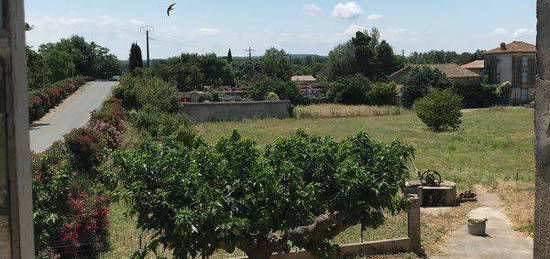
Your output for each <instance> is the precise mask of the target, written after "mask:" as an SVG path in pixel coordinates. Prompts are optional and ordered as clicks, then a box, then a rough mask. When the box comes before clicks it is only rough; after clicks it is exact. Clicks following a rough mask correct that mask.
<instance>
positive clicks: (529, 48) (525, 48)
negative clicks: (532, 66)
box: [483, 41, 537, 54]
mask: <svg viewBox="0 0 550 259" xmlns="http://www.w3.org/2000/svg"><path fill="white" fill-rule="evenodd" d="M530 52H537V47H536V46H535V45H533V44H529V43H526V42H523V41H514V42H511V43H508V44H506V45H504V48H502V47H498V48H496V49H492V50H489V51H487V52H485V53H483V54H501V53H530Z"/></svg>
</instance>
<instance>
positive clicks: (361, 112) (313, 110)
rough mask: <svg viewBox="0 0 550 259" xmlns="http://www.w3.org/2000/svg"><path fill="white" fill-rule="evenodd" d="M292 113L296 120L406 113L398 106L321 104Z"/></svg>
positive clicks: (298, 109) (297, 109)
mask: <svg viewBox="0 0 550 259" xmlns="http://www.w3.org/2000/svg"><path fill="white" fill-rule="evenodd" d="M294 113H295V114H296V118H298V119H311V118H336V117H366V116H385V115H399V114H402V113H408V111H407V110H405V109H403V108H401V107H398V106H367V105H357V106H351V105H341V104H321V105H307V106H298V107H296V109H295V110H294Z"/></svg>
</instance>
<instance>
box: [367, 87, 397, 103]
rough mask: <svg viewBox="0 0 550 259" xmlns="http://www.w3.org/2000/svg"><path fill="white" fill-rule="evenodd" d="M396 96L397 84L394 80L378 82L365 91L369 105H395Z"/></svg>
mask: <svg viewBox="0 0 550 259" xmlns="http://www.w3.org/2000/svg"><path fill="white" fill-rule="evenodd" d="M396 98H397V84H395V83H394V82H390V83H382V82H378V83H376V84H374V86H373V87H372V89H371V90H370V91H369V92H368V93H367V99H368V103H369V104H371V105H395V104H396V102H395V101H396Z"/></svg>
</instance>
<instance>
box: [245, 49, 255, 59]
mask: <svg viewBox="0 0 550 259" xmlns="http://www.w3.org/2000/svg"><path fill="white" fill-rule="evenodd" d="M244 51H245V52H248V60H252V52H254V51H256V50H255V49H252V47H248V49H245V50H244Z"/></svg>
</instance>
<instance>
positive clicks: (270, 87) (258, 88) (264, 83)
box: [248, 78, 304, 104]
mask: <svg viewBox="0 0 550 259" xmlns="http://www.w3.org/2000/svg"><path fill="white" fill-rule="evenodd" d="M270 92H273V93H276V94H277V96H279V98H280V99H281V100H289V101H290V102H291V103H292V104H301V103H303V102H304V97H303V96H302V93H301V92H300V89H298V87H297V86H296V85H295V84H294V83H292V82H290V81H288V80H287V81H282V80H277V79H273V78H263V79H261V80H258V81H257V82H256V83H255V84H254V85H253V86H252V88H251V89H250V90H249V91H248V94H249V96H250V98H252V99H253V100H256V101H264V100H266V97H267V95H268V94H269V93H270Z"/></svg>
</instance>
